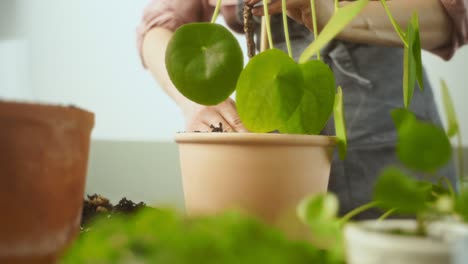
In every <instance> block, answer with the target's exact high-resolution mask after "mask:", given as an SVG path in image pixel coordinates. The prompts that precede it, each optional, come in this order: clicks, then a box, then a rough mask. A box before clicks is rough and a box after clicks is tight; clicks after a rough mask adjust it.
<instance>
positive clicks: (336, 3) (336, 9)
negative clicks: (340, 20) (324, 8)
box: [335, 0, 340, 13]
mask: <svg viewBox="0 0 468 264" xmlns="http://www.w3.org/2000/svg"><path fill="white" fill-rule="evenodd" d="M338 8H340V7H339V5H338V0H335V13H336V11H338Z"/></svg>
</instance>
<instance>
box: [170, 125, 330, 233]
mask: <svg viewBox="0 0 468 264" xmlns="http://www.w3.org/2000/svg"><path fill="white" fill-rule="evenodd" d="M175 139H176V142H177V143H178V144H179V154H180V165H181V173H182V180H183V188H184V196H185V207H186V212H187V214H188V215H207V214H208V215H209V214H217V213H220V212H223V211H226V210H241V211H243V212H245V213H248V214H251V215H254V216H256V217H259V218H260V219H263V220H265V221H266V222H267V223H269V224H272V225H275V226H277V227H279V228H280V229H282V230H283V231H284V232H285V233H287V235H289V237H291V238H301V239H302V238H304V234H308V233H310V232H309V231H308V230H305V226H304V225H303V224H301V223H300V221H299V219H298V218H297V214H296V206H297V205H298V203H299V202H300V201H301V200H302V199H303V198H304V197H305V196H307V195H308V194H314V193H324V192H326V191H327V187H328V178H329V174H330V167H331V158H332V152H333V149H334V146H335V143H336V140H335V138H334V137H328V136H308V135H284V134H255V133H180V134H177V135H176V137H175Z"/></svg>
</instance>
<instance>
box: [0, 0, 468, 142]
mask: <svg viewBox="0 0 468 264" xmlns="http://www.w3.org/2000/svg"><path fill="white" fill-rule="evenodd" d="M147 2H148V0H131V1H129V0H99V1H96V0H79V1H71V0H47V1H45V0H0V97H8V98H17V99H26V100H39V101H45V102H53V103H65V104H69V103H71V104H76V105H78V106H81V107H84V108H87V109H90V110H92V111H94V112H95V113H96V115H97V123H96V127H95V130H94V132H93V138H95V139H118V140H122V139H127V140H128V139H138V140H172V136H173V134H174V132H176V131H179V130H183V119H182V116H181V114H180V112H179V110H178V108H177V107H176V105H175V104H174V103H172V102H171V101H170V100H169V99H168V97H167V96H166V95H165V94H164V93H163V92H162V90H161V89H159V88H158V87H157V85H156V84H155V83H154V82H153V81H152V79H151V77H150V76H149V74H148V73H147V72H145V71H144V70H143V69H142V67H141V65H140V61H139V58H138V56H137V52H136V44H135V28H136V25H137V24H138V22H139V20H140V17H141V13H142V9H143V7H144V5H145V4H146V3H147ZM242 43H243V42H242ZM424 64H425V66H426V69H427V72H428V74H429V76H430V80H431V81H432V83H433V86H434V88H435V94H436V96H437V97H439V95H440V90H439V89H438V87H439V85H438V80H439V79H440V78H444V79H446V81H447V83H448V84H449V86H450V87H451V91H452V95H453V98H454V100H455V105H456V108H457V111H458V114H459V119H460V121H461V123H462V129H463V131H465V133H464V142H465V144H468V117H467V116H468V104H466V103H465V101H466V99H468V89H467V87H466V84H468V70H467V69H466V66H467V65H468V47H464V48H463V49H461V50H459V52H458V53H457V54H456V56H455V57H454V58H453V59H452V60H451V61H450V62H442V61H441V60H440V59H438V58H436V57H435V56H433V55H430V54H427V53H426V54H424ZM437 100H439V99H438V98H437Z"/></svg>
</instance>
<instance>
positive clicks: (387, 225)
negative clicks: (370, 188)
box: [345, 82, 468, 264]
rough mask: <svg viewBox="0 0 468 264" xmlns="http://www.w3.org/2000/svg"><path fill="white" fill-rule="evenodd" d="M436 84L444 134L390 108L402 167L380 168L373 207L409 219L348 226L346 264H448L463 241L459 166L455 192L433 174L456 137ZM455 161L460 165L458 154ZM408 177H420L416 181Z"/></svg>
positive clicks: (465, 197)
mask: <svg viewBox="0 0 468 264" xmlns="http://www.w3.org/2000/svg"><path fill="white" fill-rule="evenodd" d="M442 85H443V98H444V101H445V105H446V109H447V111H446V112H447V114H448V115H447V117H448V118H447V120H448V121H449V122H448V123H449V127H448V130H447V134H446V133H445V132H444V130H443V129H442V128H440V127H437V126H435V125H433V124H430V123H426V122H421V121H419V120H417V119H416V118H415V116H414V115H413V114H412V113H411V112H409V111H408V110H405V109H396V110H394V111H393V113H392V116H393V118H394V121H395V124H396V127H397V130H398V134H399V140H398V144H397V156H398V158H399V160H400V161H401V162H402V164H404V166H405V169H402V168H398V167H390V168H387V169H385V170H384V171H383V172H382V174H381V175H380V177H379V179H378V181H377V184H376V187H375V194H374V202H375V203H376V206H377V207H380V208H382V209H385V210H391V212H392V213H393V214H400V215H402V216H411V217H413V218H414V219H415V220H386V221H367V222H361V223H356V224H350V225H348V226H347V227H346V229H345V235H346V246H347V250H348V252H347V253H348V261H349V263H363V264H365V263H376V261H380V260H382V259H386V263H402V264H405V263H416V264H417V263H434V264H439V263H440V264H442V263H450V261H451V259H452V258H453V254H454V252H453V249H454V248H455V243H456V242H457V241H458V240H460V239H465V240H466V239H468V188H467V186H464V184H463V182H464V177H463V175H464V171H463V167H462V166H461V165H460V169H459V171H458V173H459V182H458V186H457V188H454V187H452V186H451V184H450V182H449V181H447V180H446V178H445V177H444V176H443V175H437V170H438V169H440V168H441V167H442V166H444V165H445V164H446V163H447V162H448V161H449V160H450V157H451V154H452V148H451V145H450V141H449V136H455V135H457V134H458V135H459V134H460V131H459V126H458V122H457V120H456V118H455V112H454V110H453V106H452V103H451V100H450V99H449V95H448V90H447V88H446V86H445V83H444V82H442ZM459 143H460V144H461V142H459ZM460 148H461V145H460ZM459 161H461V162H463V156H462V153H461V152H459ZM414 173H417V174H419V175H423V177H424V179H421V180H416V179H415V178H414V177H412V174H414ZM456 189H458V191H456ZM465 261H467V260H465Z"/></svg>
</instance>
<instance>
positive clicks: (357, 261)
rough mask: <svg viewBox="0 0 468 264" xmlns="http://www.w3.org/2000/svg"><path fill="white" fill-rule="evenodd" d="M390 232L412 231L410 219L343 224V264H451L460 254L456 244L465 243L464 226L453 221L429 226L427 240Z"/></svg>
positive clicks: (466, 232) (467, 233)
mask: <svg viewBox="0 0 468 264" xmlns="http://www.w3.org/2000/svg"><path fill="white" fill-rule="evenodd" d="M392 230H393V231H394V230H400V231H405V232H408V231H410V232H411V231H413V232H414V230H416V222H415V221H413V220H385V221H380V222H379V221H375V220H373V221H363V222H360V223H354V224H348V225H346V227H345V241H346V254H347V263H348V264H375V263H385V264H447V263H455V262H452V260H454V259H456V258H457V257H458V256H461V255H460V254H462V253H463V252H461V251H457V243H463V242H465V241H464V239H466V238H467V237H468V226H467V225H463V224H460V223H454V222H452V223H449V222H437V223H433V224H430V225H429V226H428V229H427V230H428V236H427V237H416V236H411V235H402V234H391V233H389V232H390V231H392ZM465 243H466V242H465ZM465 250H466V249H465ZM465 261H466V259H465ZM457 263H458V262H457ZM463 263H466V262H463Z"/></svg>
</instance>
